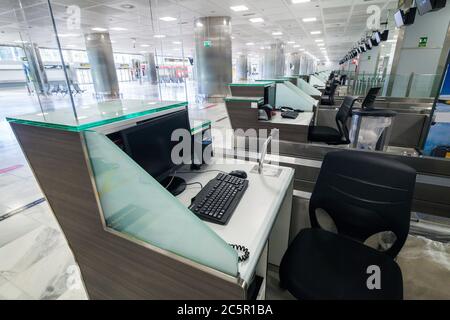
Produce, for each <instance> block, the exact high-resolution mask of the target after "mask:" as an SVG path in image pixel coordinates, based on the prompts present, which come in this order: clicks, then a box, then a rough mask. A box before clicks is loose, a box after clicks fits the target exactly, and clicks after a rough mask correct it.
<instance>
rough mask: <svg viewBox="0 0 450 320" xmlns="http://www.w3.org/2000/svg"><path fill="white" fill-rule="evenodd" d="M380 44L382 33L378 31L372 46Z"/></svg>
mask: <svg viewBox="0 0 450 320" xmlns="http://www.w3.org/2000/svg"><path fill="white" fill-rule="evenodd" d="M380 42H381V33H380V32H378V31H376V32H374V33H373V35H372V44H373V45H374V46H378V45H379V44H380Z"/></svg>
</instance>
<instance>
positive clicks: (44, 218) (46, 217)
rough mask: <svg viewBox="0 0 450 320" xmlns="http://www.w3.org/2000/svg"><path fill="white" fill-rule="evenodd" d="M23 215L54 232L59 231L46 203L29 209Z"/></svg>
mask: <svg viewBox="0 0 450 320" xmlns="http://www.w3.org/2000/svg"><path fill="white" fill-rule="evenodd" d="M23 214H24V215H25V216H26V217H29V218H31V219H33V220H35V221H37V222H38V223H40V224H42V225H45V226H47V227H51V228H54V229H56V230H61V228H60V226H59V224H58V221H57V220H56V218H55V216H54V215H53V212H52V210H51V209H50V206H49V205H48V203H47V202H42V203H40V204H38V205H36V206H34V207H31V208H30V209H27V210H25V211H24V212H23Z"/></svg>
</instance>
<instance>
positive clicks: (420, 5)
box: [416, 0, 447, 16]
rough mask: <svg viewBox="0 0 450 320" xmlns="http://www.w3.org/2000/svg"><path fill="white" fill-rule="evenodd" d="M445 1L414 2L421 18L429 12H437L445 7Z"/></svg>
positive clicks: (421, 0) (417, 0)
mask: <svg viewBox="0 0 450 320" xmlns="http://www.w3.org/2000/svg"><path fill="white" fill-rule="evenodd" d="M446 2H447V0H416V5H417V11H418V12H419V14H420V15H421V16H423V15H424V14H425V13H428V12H430V11H437V10H440V9H442V8H444V7H445V5H446Z"/></svg>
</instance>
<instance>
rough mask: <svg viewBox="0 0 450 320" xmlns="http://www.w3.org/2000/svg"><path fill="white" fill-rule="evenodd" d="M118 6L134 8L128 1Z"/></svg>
mask: <svg viewBox="0 0 450 320" xmlns="http://www.w3.org/2000/svg"><path fill="white" fill-rule="evenodd" d="M120 7H121V8H122V9H133V8H134V6H133V5H132V4H128V3H125V4H122V5H120Z"/></svg>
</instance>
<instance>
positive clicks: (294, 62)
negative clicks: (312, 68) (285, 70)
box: [289, 52, 300, 76]
mask: <svg viewBox="0 0 450 320" xmlns="http://www.w3.org/2000/svg"><path fill="white" fill-rule="evenodd" d="M289 60H290V61H289V66H290V67H291V69H290V70H289V71H290V75H291V76H297V75H299V74H300V54H299V53H298V52H293V53H291V55H290V56H289Z"/></svg>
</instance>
